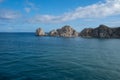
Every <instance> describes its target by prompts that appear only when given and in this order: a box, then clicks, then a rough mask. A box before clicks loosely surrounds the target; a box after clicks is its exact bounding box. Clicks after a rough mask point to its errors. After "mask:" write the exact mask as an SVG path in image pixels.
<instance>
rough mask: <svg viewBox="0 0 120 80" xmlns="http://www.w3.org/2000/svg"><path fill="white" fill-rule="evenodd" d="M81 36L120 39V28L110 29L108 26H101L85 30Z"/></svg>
mask: <svg viewBox="0 0 120 80" xmlns="http://www.w3.org/2000/svg"><path fill="white" fill-rule="evenodd" d="M79 36H81V37H95V38H120V27H117V28H110V27H108V26H106V25H100V26H99V27H97V28H85V29H84V30H82V31H81V32H80V34H79Z"/></svg>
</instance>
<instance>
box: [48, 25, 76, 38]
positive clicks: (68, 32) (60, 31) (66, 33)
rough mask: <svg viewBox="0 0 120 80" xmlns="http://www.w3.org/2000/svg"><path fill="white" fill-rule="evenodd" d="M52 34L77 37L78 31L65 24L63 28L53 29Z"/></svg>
mask: <svg viewBox="0 0 120 80" xmlns="http://www.w3.org/2000/svg"><path fill="white" fill-rule="evenodd" d="M49 35H50V36H60V37H77V36H78V33H77V32H76V31H75V30H74V29H73V28H71V26H68V25H66V26H64V27H62V28H61V29H57V30H52V31H50V32H49Z"/></svg>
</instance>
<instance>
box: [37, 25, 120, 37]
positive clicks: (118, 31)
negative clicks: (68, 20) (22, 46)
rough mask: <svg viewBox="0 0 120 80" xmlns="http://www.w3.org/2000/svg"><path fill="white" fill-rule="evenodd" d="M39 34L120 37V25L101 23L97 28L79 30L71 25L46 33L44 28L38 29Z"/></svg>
mask: <svg viewBox="0 0 120 80" xmlns="http://www.w3.org/2000/svg"><path fill="white" fill-rule="evenodd" d="M36 35H37V36H54V37H83V38H120V27H115V28H111V27H108V26H106V25H99V26H98V27H96V28H85V29H83V30H82V31H81V32H77V31H76V30H75V29H73V28H72V27H71V26H69V25H65V26H63V27H62V28H60V29H56V30H52V31H50V32H48V33H45V32H44V30H43V29H42V28H38V29H36Z"/></svg>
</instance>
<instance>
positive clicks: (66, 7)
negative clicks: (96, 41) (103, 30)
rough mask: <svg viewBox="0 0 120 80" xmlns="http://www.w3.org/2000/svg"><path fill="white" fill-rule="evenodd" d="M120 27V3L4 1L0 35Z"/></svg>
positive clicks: (112, 0) (111, 0) (98, 0)
mask: <svg viewBox="0 0 120 80" xmlns="http://www.w3.org/2000/svg"><path fill="white" fill-rule="evenodd" d="M100 24H105V25H108V26H111V27H119V26H120V0H0V32H34V31H35V30H36V28H38V27H41V28H43V29H44V31H46V32H48V31H50V30H52V29H57V28H60V27H62V26H64V25H71V26H72V27H73V28H74V29H76V30H77V31H81V30H82V29H84V28H86V27H87V28H88V27H92V28H94V27H97V26H99V25H100Z"/></svg>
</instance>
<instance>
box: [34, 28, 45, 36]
mask: <svg viewBox="0 0 120 80" xmlns="http://www.w3.org/2000/svg"><path fill="white" fill-rule="evenodd" d="M36 35H37V36H45V32H44V31H43V30H42V29H41V28H38V29H36Z"/></svg>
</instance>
